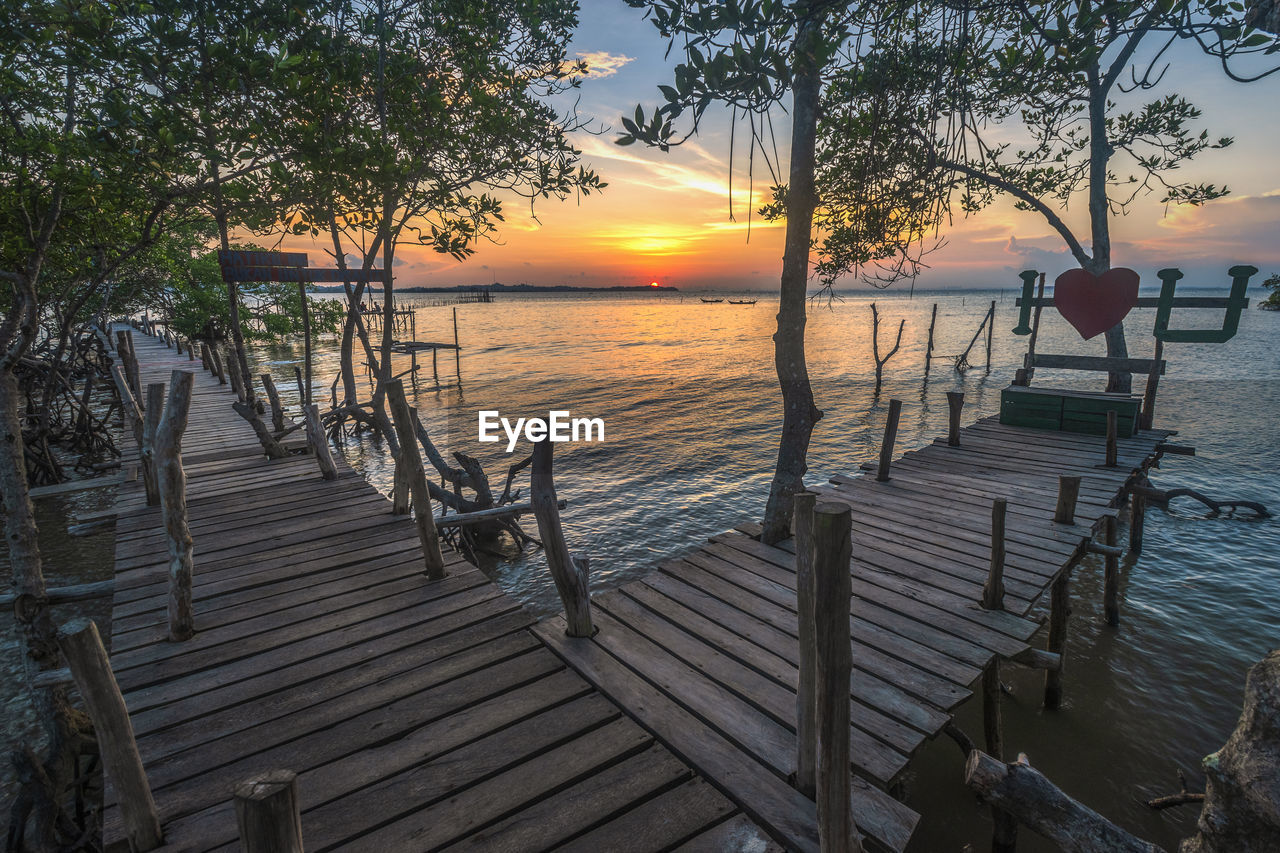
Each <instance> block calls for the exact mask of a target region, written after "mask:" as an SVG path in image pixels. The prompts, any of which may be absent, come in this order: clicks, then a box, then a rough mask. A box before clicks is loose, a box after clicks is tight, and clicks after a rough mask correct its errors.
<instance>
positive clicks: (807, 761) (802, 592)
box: [791, 492, 818, 799]
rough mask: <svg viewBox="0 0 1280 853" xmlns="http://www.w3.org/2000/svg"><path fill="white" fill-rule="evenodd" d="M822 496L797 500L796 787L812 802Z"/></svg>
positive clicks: (807, 495) (810, 494) (808, 495)
mask: <svg viewBox="0 0 1280 853" xmlns="http://www.w3.org/2000/svg"><path fill="white" fill-rule="evenodd" d="M817 499H818V496H817V495H815V494H814V493H813V492H797V493H796V494H795V496H794V498H793V503H792V507H793V513H794V520H793V521H792V527H791V529H792V530H793V531H794V532H795V537H796V543H795V544H796V605H797V610H798V611H799V613H798V622H799V627H800V654H799V658H800V661H799V665H800V676H799V680H798V681H797V686H796V778H795V786H796V790H798V791H799V792H800V793H801V794H804V795H805V796H806V797H808V798H809V799H813V798H814V797H816V796H817V774H818V768H817V762H818V743H817V717H816V714H817V709H818V701H817V700H818V697H817V685H816V679H817V664H816V662H815V660H814V658H815V656H816V654H817V647H816V645H815V640H814V637H815V629H814V602H815V600H816V595H815V592H814V579H813V565H814V548H815V545H814V541H813V508H814V505H815V503H816V501H817Z"/></svg>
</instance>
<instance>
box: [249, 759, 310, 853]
mask: <svg viewBox="0 0 1280 853" xmlns="http://www.w3.org/2000/svg"><path fill="white" fill-rule="evenodd" d="M235 801H236V823H237V824H239V826H240V849H241V850H243V851H244V853H302V816H301V811H300V809H299V807H298V774H296V773H294V772H293V771H291V770H268V771H267V772H266V773H263V774H261V775H259V776H255V777H253V778H252V779H247V780H245V781H244V782H241V783H240V784H239V785H237V786H236V790H235Z"/></svg>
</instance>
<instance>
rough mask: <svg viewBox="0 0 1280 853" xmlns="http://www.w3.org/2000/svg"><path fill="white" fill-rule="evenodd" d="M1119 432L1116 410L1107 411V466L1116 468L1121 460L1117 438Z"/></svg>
mask: <svg viewBox="0 0 1280 853" xmlns="http://www.w3.org/2000/svg"><path fill="white" fill-rule="evenodd" d="M1118 434H1119V427H1118V426H1117V418H1116V413H1115V410H1114V409H1112V410H1111V411H1109V412H1107V467H1108V468H1114V467H1116V463H1117V461H1118V460H1119V448H1118V447H1117V443H1116V439H1117V436H1118Z"/></svg>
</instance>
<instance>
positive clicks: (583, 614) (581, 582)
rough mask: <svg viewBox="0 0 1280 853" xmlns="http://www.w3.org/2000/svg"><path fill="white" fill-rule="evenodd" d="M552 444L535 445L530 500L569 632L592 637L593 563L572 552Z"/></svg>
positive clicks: (540, 443)
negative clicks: (563, 520) (562, 514)
mask: <svg viewBox="0 0 1280 853" xmlns="http://www.w3.org/2000/svg"><path fill="white" fill-rule="evenodd" d="M552 447H553V445H552V443H551V440H550V439H548V438H544V439H543V440H542V441H539V442H538V443H537V444H535V445H534V446H533V467H532V469H531V471H530V474H529V500H530V503H532V504H533V512H534V515H536V516H537V518H538V534H539V538H541V539H542V548H543V551H544V552H545V553H546V555H547V568H548V569H550V571H551V578H552V580H554V581H555V584H556V590H557V591H558V592H559V593H560V603H561V604H563V605H564V620H565V624H566V626H567V627H566V629H565V633H566V634H568V635H569V636H570V637H590V636H591V635H592V634H593V633H595V629H594V627H593V626H592V624H591V593H590V586H589V570H590V564H589V563H588V562H587V559H586V558H585V557H577V558H575V557H574V556H573V555H571V554H570V553H569V543H568V542H567V541H566V540H565V537H564V528H563V527H562V526H561V525H560V510H559V508H558V505H559V502H558V500H557V499H556V487H555V480H554V478H553V476H552V471H551V465H552Z"/></svg>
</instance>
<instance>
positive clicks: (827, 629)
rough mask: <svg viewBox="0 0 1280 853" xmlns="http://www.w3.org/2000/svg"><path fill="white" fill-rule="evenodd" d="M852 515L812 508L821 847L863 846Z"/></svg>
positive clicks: (835, 507)
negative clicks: (852, 763) (852, 732)
mask: <svg viewBox="0 0 1280 853" xmlns="http://www.w3.org/2000/svg"><path fill="white" fill-rule="evenodd" d="M852 526H853V524H852V517H851V515H850V511H849V507H848V506H846V505H844V504H837V503H830V502H823V503H819V504H817V505H816V506H815V507H814V511H813V542H814V548H813V555H814V559H813V575H814V589H815V594H814V602H815V606H814V643H815V648H816V652H817V653H816V655H815V662H816V677H815V682H816V685H817V703H816V704H817V710H816V713H815V722H816V729H817V750H818V761H817V771H818V772H817V784H816V789H817V791H816V795H817V796H816V799H817V806H818V843H819V846H820V849H821V851H822V853H850V851H861V850H862V845H861V843H860V842H859V841H858V836H857V835H856V829H855V828H854V819H853V809H852V807H851V804H850V800H849V797H850V794H851V781H850V772H849V759H850V755H849V740H850V736H849V725H850V722H849V679H850V677H851V675H852V672H853V652H852V649H851V636H850V627H849V607H850V599H851V595H852V589H851V588H852V573H851V571H850V568H849V560H850V557H851V556H852V553H851V552H852V547H853V545H852V540H851V538H850V535H851V531H852Z"/></svg>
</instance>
